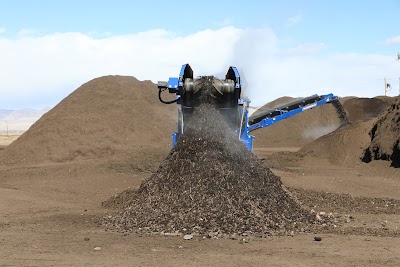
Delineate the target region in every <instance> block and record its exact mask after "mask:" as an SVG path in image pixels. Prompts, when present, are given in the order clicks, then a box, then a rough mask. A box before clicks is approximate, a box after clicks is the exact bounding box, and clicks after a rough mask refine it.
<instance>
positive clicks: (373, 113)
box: [253, 96, 393, 148]
mask: <svg viewBox="0 0 400 267" xmlns="http://www.w3.org/2000/svg"><path fill="white" fill-rule="evenodd" d="M292 100H294V98H290V97H282V98H278V99H276V100H274V101H272V102H270V103H267V104H266V105H264V106H263V107H261V108H260V109H259V110H260V111H262V110H265V109H271V108H274V107H276V106H279V105H282V104H285V103H288V102H290V101H292ZM340 102H341V103H342V105H343V108H344V110H345V111H346V113H347V117H348V119H349V120H350V122H352V123H357V122H360V121H366V120H369V119H373V118H377V117H379V115H380V114H381V113H382V112H383V110H385V108H387V107H388V106H390V104H391V103H392V102H393V98H391V97H383V96H382V97H375V98H358V97H344V98H341V99H340ZM340 125H341V122H340V119H339V117H338V114H337V111H336V109H335V107H334V106H333V105H332V104H327V105H323V106H320V107H317V108H314V109H312V110H308V111H305V112H302V113H300V114H298V115H296V116H294V117H291V118H288V119H286V120H283V121H280V122H278V123H276V124H274V125H272V126H269V127H267V128H264V129H258V130H256V131H254V132H253V133H254V135H255V136H256V138H255V139H254V146H255V148H259V147H303V146H305V145H307V144H310V143H311V142H313V141H314V140H316V139H318V138H319V137H321V136H324V135H326V134H329V133H331V132H333V131H335V130H336V129H338V128H339V126H340ZM350 128H351V127H350ZM318 143H320V141H318Z"/></svg>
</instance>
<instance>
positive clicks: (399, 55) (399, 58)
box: [396, 52, 400, 96]
mask: <svg viewBox="0 0 400 267" xmlns="http://www.w3.org/2000/svg"><path fill="white" fill-rule="evenodd" d="M396 60H397V61H400V53H399V52H397V54H396ZM399 96H400V77H399Z"/></svg>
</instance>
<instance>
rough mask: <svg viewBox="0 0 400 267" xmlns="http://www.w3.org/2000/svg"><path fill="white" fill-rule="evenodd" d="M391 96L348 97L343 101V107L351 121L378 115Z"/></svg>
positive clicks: (387, 104)
mask: <svg viewBox="0 0 400 267" xmlns="http://www.w3.org/2000/svg"><path fill="white" fill-rule="evenodd" d="M390 100H391V98H386V99H385V98H382V99H380V98H378V97H374V98H358V97H354V98H350V99H348V100H346V101H344V102H343V107H344V109H345V110H346V112H347V116H348V117H349V120H350V121H351V122H357V121H363V120H368V119H371V118H376V117H378V116H379V115H380V114H381V113H382V112H383V111H384V110H385V109H386V108H387V107H388V106H389V105H390V104H389V103H388V102H389V101H390Z"/></svg>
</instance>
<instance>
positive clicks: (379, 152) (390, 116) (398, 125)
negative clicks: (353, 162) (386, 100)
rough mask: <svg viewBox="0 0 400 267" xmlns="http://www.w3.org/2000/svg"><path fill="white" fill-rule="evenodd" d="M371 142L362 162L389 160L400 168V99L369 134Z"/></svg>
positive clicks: (387, 110) (380, 118)
mask: <svg viewBox="0 0 400 267" xmlns="http://www.w3.org/2000/svg"><path fill="white" fill-rule="evenodd" d="M369 136H370V137H371V142H370V145H369V147H368V148H367V149H366V150H365V152H364V155H363V157H362V160H363V161H364V162H370V161H372V160H387V161H390V162H391V166H393V167H395V168H400V97H397V99H396V100H395V101H394V102H393V103H392V105H390V106H389V107H388V108H387V109H386V110H385V111H384V112H383V114H382V115H381V116H380V117H379V119H378V121H377V122H376V123H375V124H374V126H373V127H372V129H371V131H370V132H369Z"/></svg>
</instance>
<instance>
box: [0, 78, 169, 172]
mask: <svg viewBox="0 0 400 267" xmlns="http://www.w3.org/2000/svg"><path fill="white" fill-rule="evenodd" d="M157 93H158V89H157V86H156V85H155V84H153V83H152V82H150V81H139V80H137V79H136V78H134V77H127V76H105V77H100V78H96V79H94V80H91V81H89V82H87V83H85V84H84V85H82V86H81V87H79V88H78V89H77V90H75V91H74V92H73V93H71V94H70V95H69V96H67V97H66V98H65V99H64V100H62V101H61V102H60V103H59V104H58V105H57V106H55V107H54V108H53V109H51V110H50V111H48V112H47V113H46V114H44V115H43V116H42V118H41V119H40V120H38V121H37V122H36V123H35V124H34V125H33V126H32V127H31V128H30V129H29V130H28V131H26V132H25V133H24V134H23V135H22V136H21V137H20V138H18V139H17V140H16V141H15V142H13V143H12V144H11V145H10V146H8V147H7V148H6V149H5V150H4V151H3V153H2V156H0V164H18V165H19V164H29V165H30V164H43V163H65V162H71V161H81V160H106V161H110V160H115V161H117V162H128V161H129V162H130V163H131V164H132V163H134V164H135V165H137V167H138V168H140V169H142V170H148V169H153V170H156V169H157V167H158V164H159V162H160V161H161V160H162V159H163V158H165V156H166V155H168V152H169V151H170V146H171V137H170V133H171V132H172V131H173V130H175V124H176V106H173V105H162V104H160V103H159V100H158V96H157Z"/></svg>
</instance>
